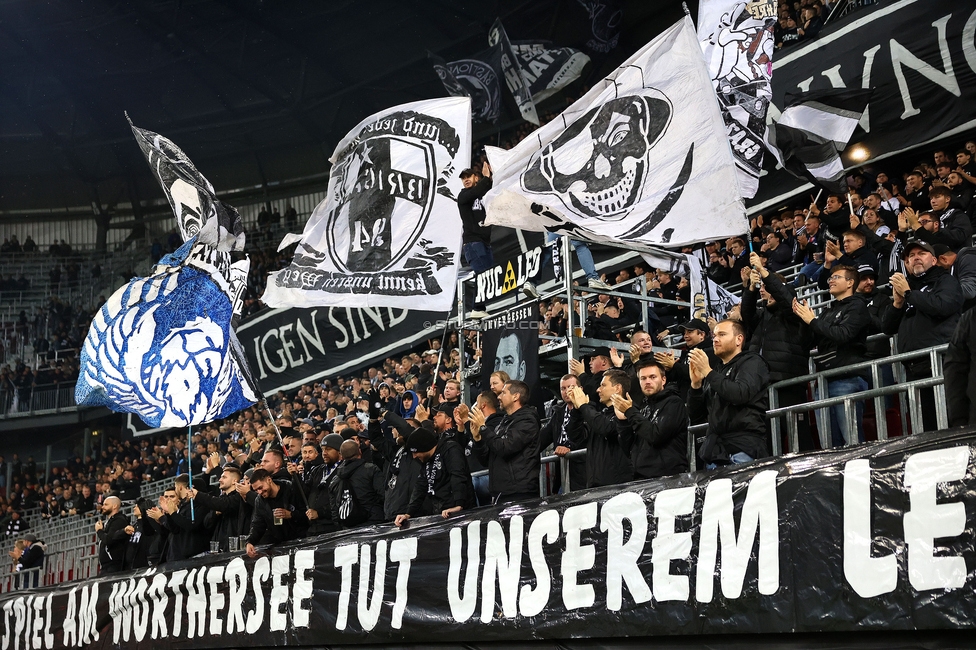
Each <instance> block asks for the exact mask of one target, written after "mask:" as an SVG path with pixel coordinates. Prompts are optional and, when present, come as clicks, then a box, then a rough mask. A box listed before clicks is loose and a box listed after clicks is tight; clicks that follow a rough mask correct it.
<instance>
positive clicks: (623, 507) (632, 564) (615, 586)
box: [600, 492, 651, 612]
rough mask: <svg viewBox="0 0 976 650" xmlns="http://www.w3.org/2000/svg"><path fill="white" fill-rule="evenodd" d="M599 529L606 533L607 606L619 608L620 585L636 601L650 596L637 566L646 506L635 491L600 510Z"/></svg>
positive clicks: (621, 495)
mask: <svg viewBox="0 0 976 650" xmlns="http://www.w3.org/2000/svg"><path fill="white" fill-rule="evenodd" d="M624 520H626V521H629V522H630V539H628V540H627V542H626V543H625V542H624ZM600 530H601V531H602V532H604V533H607V581H606V585H607V609H609V610H610V611H612V612H617V611H620V606H621V603H622V602H623V584H622V583H626V584H627V589H629V590H630V594H631V596H633V597H634V602H636V603H646V602H647V601H649V600H650V599H651V588H650V587H648V586H647V581H646V580H644V576H642V575H641V572H640V569H638V568H637V561H638V560H639V559H640V556H641V553H642V552H643V551H644V544H645V543H646V541H647V506H646V505H645V504H644V499H642V498H641V497H640V495H639V494H636V493H634V492H624V493H623V494H618V495H617V496H615V497H613V498H611V499H610V500H609V501H607V502H606V503H605V504H603V508H602V509H601V510H600Z"/></svg>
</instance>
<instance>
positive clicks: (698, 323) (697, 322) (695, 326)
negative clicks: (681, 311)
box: [678, 318, 709, 334]
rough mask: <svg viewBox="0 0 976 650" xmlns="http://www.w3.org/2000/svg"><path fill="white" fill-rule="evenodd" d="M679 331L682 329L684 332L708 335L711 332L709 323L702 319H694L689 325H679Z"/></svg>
mask: <svg viewBox="0 0 976 650" xmlns="http://www.w3.org/2000/svg"><path fill="white" fill-rule="evenodd" d="M678 329H682V330H698V331H699V332H704V333H705V334H708V332H709V329H708V323H706V322H705V321H703V320H702V319H700V318H693V319H691V320H690V321H688V322H687V323H683V324H681V325H678Z"/></svg>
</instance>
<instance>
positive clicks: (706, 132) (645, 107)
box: [485, 17, 749, 250]
mask: <svg viewBox="0 0 976 650" xmlns="http://www.w3.org/2000/svg"><path fill="white" fill-rule="evenodd" d="M486 151H487V153H488V159H489V161H490V163H491V166H492V171H493V174H492V178H493V183H494V184H493V187H492V189H491V191H490V192H489V193H488V194H487V195H486V197H485V198H486V203H487V213H488V218H487V223H489V224H495V225H501V226H509V227H512V228H522V229H524V230H534V231H549V232H556V233H559V234H567V235H570V236H571V237H573V238H575V239H583V240H588V241H595V242H604V243H612V244H618V245H620V244H624V245H627V246H629V247H632V248H636V249H639V250H648V249H650V248H653V247H660V246H663V245H667V246H683V245H687V244H691V243H696V242H702V241H708V240H713V239H719V238H723V237H730V236H733V235H739V234H742V233H744V232H746V231H747V230H748V228H749V225H748V222H747V221H746V217H745V208H744V206H743V203H742V198H741V197H740V196H739V192H738V188H737V185H736V178H735V174H736V170H735V162H734V160H733V159H732V153H731V151H730V149H729V144H728V138H727V136H726V132H725V124H724V122H723V120H722V115H721V113H720V111H719V107H718V103H717V102H716V100H715V93H714V91H713V90H712V83H711V79H710V78H709V76H708V71H707V70H706V67H705V62H704V59H703V58H702V53H701V46H700V45H699V43H698V39H697V36H696V35H695V30H694V27H693V26H692V24H691V20H690V19H689V18H687V17H685V18H684V19H682V20H681V21H679V22H678V23H676V24H675V25H673V26H672V27H671V28H669V29H668V30H666V31H665V32H664V33H662V34H661V35H660V36H658V37H657V38H655V39H654V40H653V41H651V42H650V43H648V44H647V45H646V46H645V47H644V48H643V49H641V50H640V51H639V52H637V53H636V54H635V55H634V56H632V57H631V58H630V59H629V60H628V61H626V62H625V63H624V64H623V65H621V66H620V67H619V68H617V70H615V71H614V72H613V73H612V74H611V75H610V76H608V77H606V78H605V79H603V80H602V81H600V82H598V83H597V84H595V85H594V86H593V88H592V89H590V91H589V92H587V93H586V94H585V95H584V96H583V97H582V98H580V99H579V100H578V101H576V102H575V103H574V104H573V105H572V106H570V107H569V108H567V109H566V110H565V111H563V113H561V114H560V115H559V116H558V117H556V119H554V120H552V121H551V122H549V123H548V124H546V125H545V126H543V127H542V128H540V129H537V130H535V131H533V132H532V133H531V134H530V135H529V136H528V137H527V138H525V139H524V140H523V141H522V142H520V143H519V144H518V145H516V146H515V148H513V149H511V150H508V151H505V150H502V149H497V148H494V147H486Z"/></svg>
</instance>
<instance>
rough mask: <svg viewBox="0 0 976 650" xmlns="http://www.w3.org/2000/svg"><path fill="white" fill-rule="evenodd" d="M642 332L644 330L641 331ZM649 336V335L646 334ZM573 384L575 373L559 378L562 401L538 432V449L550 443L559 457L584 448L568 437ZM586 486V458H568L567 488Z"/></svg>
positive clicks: (571, 416)
mask: <svg viewBox="0 0 976 650" xmlns="http://www.w3.org/2000/svg"><path fill="white" fill-rule="evenodd" d="M642 333H644V332H642ZM648 338H650V336H648ZM574 386H579V378H577V377H576V375H571V374H566V375H563V377H562V379H560V380H559V396H560V398H561V400H562V401H560V403H559V404H558V405H556V407H555V408H553V409H552V415H551V416H550V418H549V421H548V422H546V424H545V426H543V427H542V429H541V430H540V432H539V450H540V451H542V450H545V449H547V448H548V447H549V445H552V446H553V447H554V450H553V453H554V454H555V455H556V456H559V457H560V458H563V457H565V456H566V455H567V454H568V453H569V452H571V451H576V450H577V449H584V448H585V444H584V446H574V444H573V442H574V441H573V440H572V439H571V437H570V422H571V421H572V419H573V414H574V411H575V410H576V407H575V406H574V405H573V400H571V399H570V397H569V393H570V390H571V389H572V388H573V387H574ZM575 442H576V445H580V444H583V443H582V441H580V440H577V441H575ZM585 487H586V459H585V458H571V459H569V489H570V490H582V489H583V488H585Z"/></svg>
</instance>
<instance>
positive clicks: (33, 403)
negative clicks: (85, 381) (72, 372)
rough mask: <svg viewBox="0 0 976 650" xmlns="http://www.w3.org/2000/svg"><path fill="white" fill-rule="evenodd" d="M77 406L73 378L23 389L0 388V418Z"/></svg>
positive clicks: (44, 412)
mask: <svg viewBox="0 0 976 650" xmlns="http://www.w3.org/2000/svg"><path fill="white" fill-rule="evenodd" d="M24 393H26V395H25V394H24ZM77 408H78V403H77V402H75V381H74V380H72V381H71V382H69V383H63V384H46V385H44V386H32V387H30V388H27V389H23V390H21V389H18V388H13V389H2V390H0V419H4V418H14V417H28V416H32V415H47V414H50V413H62V412H65V411H73V410H75V409H77Z"/></svg>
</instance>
